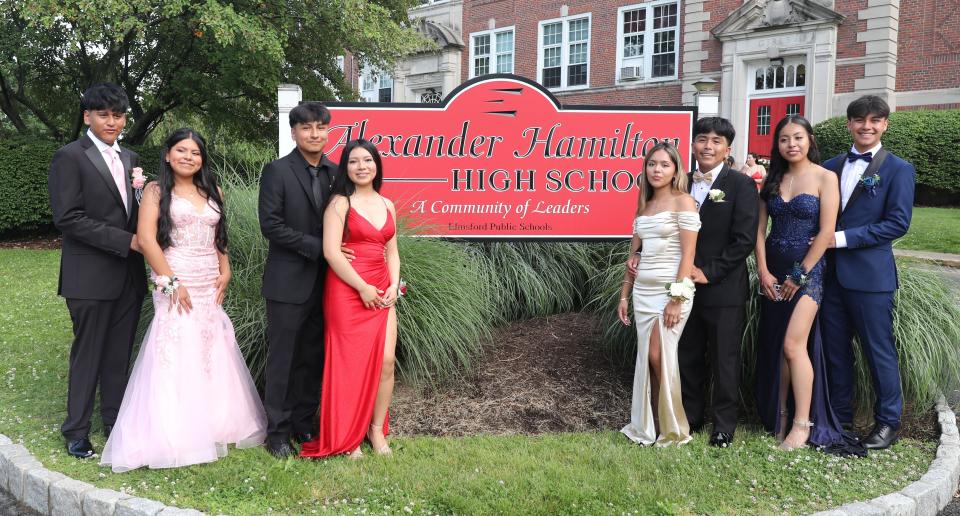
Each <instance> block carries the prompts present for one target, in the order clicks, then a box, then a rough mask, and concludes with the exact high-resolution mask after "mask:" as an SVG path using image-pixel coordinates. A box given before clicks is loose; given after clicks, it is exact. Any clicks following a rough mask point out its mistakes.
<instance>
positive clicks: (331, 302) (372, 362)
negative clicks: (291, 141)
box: [300, 208, 396, 457]
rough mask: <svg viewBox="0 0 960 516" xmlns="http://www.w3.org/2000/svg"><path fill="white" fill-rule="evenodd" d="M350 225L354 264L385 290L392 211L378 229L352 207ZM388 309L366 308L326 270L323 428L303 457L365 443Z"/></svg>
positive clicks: (325, 454) (348, 239)
mask: <svg viewBox="0 0 960 516" xmlns="http://www.w3.org/2000/svg"><path fill="white" fill-rule="evenodd" d="M347 229H348V235H347V237H346V239H345V240H344V244H345V245H346V246H347V247H349V248H350V249H353V251H354V253H355V258H354V260H353V261H352V262H350V264H351V265H352V266H353V268H354V270H356V271H357V273H359V274H360V277H361V278H363V280H364V281H366V282H367V283H369V284H371V285H373V286H375V287H377V288H378V289H380V290H386V289H387V287H388V286H390V272H389V270H387V260H386V258H385V256H384V250H385V249H386V245H387V241H389V240H390V239H391V238H393V235H394V234H395V233H396V227H395V225H394V223H393V216H392V215H391V214H390V210H387V221H386V222H385V223H384V224H383V227H382V228H380V229H377V228H376V227H374V226H373V225H372V224H371V223H370V221H368V220H367V219H365V218H363V216H362V215H360V214H359V213H357V211H356V210H354V209H353V208H350V209H349V210H348V211H347ZM390 310H392V308H391V309H368V308H366V307H364V306H363V302H362V301H361V299H360V294H359V293H358V292H357V291H356V290H354V288H353V287H351V286H350V285H348V284H347V283H345V282H344V281H343V280H341V279H340V277H339V276H337V274H336V273H335V272H333V269H328V270H327V278H326V283H325V284H324V292H323V315H324V325H325V346H326V356H325V358H324V369H323V390H322V391H321V399H320V432H319V434H318V435H317V437H316V439H314V440H312V441H308V442H305V443H303V447H302V448H301V449H300V456H301V457H329V456H331V455H337V454H341V453H350V452H352V451H353V450H355V449H356V448H357V446H360V444H361V443H362V442H363V439H364V437H365V436H366V434H367V429H368V428H369V427H370V424H371V421H370V419H371V418H372V417H373V404H374V401H376V399H377V390H378V389H379V388H380V369H381V367H382V365H383V347H384V344H385V342H386V338H387V316H388V315H389V314H390ZM387 419H389V417H388V418H387ZM387 430H388V425H387V421H384V424H383V434H384V435H387Z"/></svg>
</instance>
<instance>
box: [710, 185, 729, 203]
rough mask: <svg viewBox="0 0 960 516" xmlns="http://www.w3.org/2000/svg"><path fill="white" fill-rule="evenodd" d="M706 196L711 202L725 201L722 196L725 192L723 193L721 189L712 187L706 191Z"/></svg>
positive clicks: (724, 195)
mask: <svg viewBox="0 0 960 516" xmlns="http://www.w3.org/2000/svg"><path fill="white" fill-rule="evenodd" d="M707 196H708V197H710V200H711V201H713V202H725V201H724V200H723V198H724V197H726V196H727V194H725V193H723V190H718V189H716V188H713V189H711V190H710V191H709V192H707Z"/></svg>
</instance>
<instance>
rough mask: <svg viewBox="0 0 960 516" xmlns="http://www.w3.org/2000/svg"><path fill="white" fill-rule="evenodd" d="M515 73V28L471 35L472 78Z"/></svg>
mask: <svg viewBox="0 0 960 516" xmlns="http://www.w3.org/2000/svg"><path fill="white" fill-rule="evenodd" d="M488 73H513V27H504V28H502V29H493V30H486V31H483V32H474V33H472V34H470V77H471V78H473V77H479V76H481V75H486V74H488Z"/></svg>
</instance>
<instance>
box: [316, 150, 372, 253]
mask: <svg viewBox="0 0 960 516" xmlns="http://www.w3.org/2000/svg"><path fill="white" fill-rule="evenodd" d="M357 147H360V148H361V149H365V150H366V151H367V152H369V153H370V156H372V157H373V163H374V164H375V165H376V166H377V174H376V175H375V176H373V190H374V191H375V192H377V193H380V187H381V186H382V185H383V162H382V161H381V160H380V151H378V150H377V146H376V145H374V144H372V143H370V141H369V140H364V139H362V138H361V139H357V140H350V141H349V142H347V144H346V145H344V146H343V152H341V153H340V165H339V166H338V167H337V177H336V178H334V180H333V186H332V188H331V190H332V191H331V194H330V197H328V198H327V203H326V204H327V205H329V204H330V201H332V200H333V198H334V197H336V196H337V195H342V196H343V197H345V198H346V199H347V210H349V209H350V196H351V195H353V192H355V191H357V185H356V184H354V182H353V181H351V180H350V175H349V174H348V173H347V165H348V164H349V163H350V153H352V152H353V151H354V149H356V148H357ZM324 209H326V207H324ZM349 234H350V231H349V229H348V228H347V217H344V218H343V235H344V237H346V236H347V235H349Z"/></svg>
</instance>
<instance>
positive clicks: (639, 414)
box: [618, 144, 700, 446]
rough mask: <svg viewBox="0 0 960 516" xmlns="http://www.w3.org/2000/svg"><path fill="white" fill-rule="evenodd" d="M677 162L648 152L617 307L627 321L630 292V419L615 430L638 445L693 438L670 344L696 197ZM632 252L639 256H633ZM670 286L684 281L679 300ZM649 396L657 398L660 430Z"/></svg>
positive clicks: (658, 149) (676, 328) (681, 316)
mask: <svg viewBox="0 0 960 516" xmlns="http://www.w3.org/2000/svg"><path fill="white" fill-rule="evenodd" d="M681 163H682V162H681V160H680V155H679V153H678V152H677V150H676V148H675V147H673V146H671V145H667V144H660V145H657V146H655V147H653V148H652V149H651V150H650V152H648V153H647V157H646V159H645V160H644V174H643V178H644V179H643V182H642V185H641V190H640V197H639V201H638V206H637V214H636V218H635V219H634V221H633V239H632V241H631V247H630V250H631V257H632V258H631V260H632V263H631V264H630V265H631V267H629V268H628V272H627V274H626V276H625V279H624V281H623V288H622V290H621V296H620V305H619V308H618V315H619V317H620V320H621V322H622V323H623V324H626V325H629V324H630V319H629V317H628V316H627V313H628V312H627V310H628V307H627V301H628V299H629V298H628V295H630V296H632V299H633V315H634V323H635V324H636V328H637V363H636V370H635V373H634V379H633V401H632V404H631V410H630V423H629V424H628V425H626V426H625V427H623V429H622V430H621V432H623V434H625V435H626V436H627V437H628V438H629V439H630V440H632V441H634V442H637V443H639V444H643V445H649V444H654V443H656V444H657V446H669V445H673V444H676V445H680V444H684V443H687V442H689V441H690V440H691V439H692V436H691V435H690V425H689V423H688V422H687V417H686V414H685V413H684V411H683V403H682V399H681V396H680V370H679V364H678V362H677V344H678V342H679V340H680V334H681V333H683V327H684V325H685V324H686V322H687V318H688V317H689V316H690V310H691V308H692V307H693V293H694V292H693V283H692V282H690V280H689V276H690V274H691V272H692V269H693V256H694V251H695V247H696V240H697V232H698V231H699V230H700V216H699V214H698V213H697V211H696V203H695V201H694V200H693V198H692V197H690V195H688V194H687V193H686V181H687V176H686V174H685V173H684V172H683V167H682V164H681ZM637 252H639V261H638V260H637V258H634V257H636V256H637V254H636V253H637ZM631 269H635V270H636V276H635V277H631V274H630V270H631ZM684 280H686V281H684ZM671 283H679V284H681V285H682V284H683V283H686V284H687V285H686V287H685V288H681V287H679V286H678V287H677V290H678V291H680V292H683V291H684V290H685V292H683V294H684V296H685V299H684V298H680V297H679V296H677V295H675V294H677V293H678V292H670V291H668V289H667V288H665V286H666V285H668V284H671ZM651 375H652V376H653V382H651ZM651 398H652V399H651ZM652 400H656V402H657V414H658V415H659V432H658V430H657V424H656V423H657V422H656V421H655V418H654V409H653V407H652V406H651V401H652Z"/></svg>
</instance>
